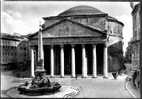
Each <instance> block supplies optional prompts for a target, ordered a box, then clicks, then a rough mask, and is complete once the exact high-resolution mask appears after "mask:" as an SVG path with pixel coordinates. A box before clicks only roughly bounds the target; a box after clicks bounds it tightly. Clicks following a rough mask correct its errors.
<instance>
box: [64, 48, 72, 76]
mask: <svg viewBox="0 0 142 99" xmlns="http://www.w3.org/2000/svg"><path fill="white" fill-rule="evenodd" d="M64 66H65V67H64V71H65V72H64V73H65V75H70V74H71V45H64Z"/></svg>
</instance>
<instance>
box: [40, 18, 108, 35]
mask: <svg viewBox="0 0 142 99" xmlns="http://www.w3.org/2000/svg"><path fill="white" fill-rule="evenodd" d="M63 21H70V22H73V23H75V24H78V25H81V26H83V27H86V28H89V29H92V30H95V31H98V32H100V33H103V34H106V33H105V32H103V31H100V30H98V29H94V28H92V27H89V26H87V25H84V24H81V23H78V22H75V21H72V20H69V19H63V20H61V21H59V22H56V23H55V24H53V25H51V26H49V27H47V28H45V29H43V30H42V31H44V30H46V29H49V28H51V27H53V26H54V25H56V24H59V23H61V22H63Z"/></svg>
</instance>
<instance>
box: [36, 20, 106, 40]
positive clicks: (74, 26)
mask: <svg viewBox="0 0 142 99" xmlns="http://www.w3.org/2000/svg"><path fill="white" fill-rule="evenodd" d="M104 35H105V33H103V32H101V31H99V30H96V29H94V28H91V27H89V26H85V25H83V24H80V23H77V22H74V21H70V20H61V21H60V22H57V23H55V24H53V25H51V26H49V27H47V28H46V29H44V30H43V35H42V36H43V38H50V37H89V36H90V37H92V36H93V37H101V36H104ZM34 38H37V35H35V36H34Z"/></svg>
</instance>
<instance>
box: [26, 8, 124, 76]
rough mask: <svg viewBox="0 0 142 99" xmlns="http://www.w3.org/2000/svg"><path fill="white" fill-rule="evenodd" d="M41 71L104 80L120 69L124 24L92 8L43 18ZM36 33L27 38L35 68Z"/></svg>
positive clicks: (76, 9) (36, 53) (72, 10)
mask: <svg viewBox="0 0 142 99" xmlns="http://www.w3.org/2000/svg"><path fill="white" fill-rule="evenodd" d="M43 19H44V20H45V22H44V24H43V25H42V26H43V28H42V30H41V32H42V40H43V49H44V51H43V53H44V68H45V70H46V73H47V75H49V76H51V77H68V76H69V77H76V76H81V77H97V76H103V77H107V76H108V73H109V72H116V71H118V70H120V69H121V67H122V56H123V51H122V46H123V41H122V40H123V37H122V29H123V26H124V24H123V23H122V22H120V21H118V20H117V19H116V18H114V17H111V16H109V15H108V14H107V13H105V12H102V11H100V10H98V9H96V8H94V7H91V6H76V7H73V8H70V9H68V10H66V11H64V12H62V13H60V14H59V15H57V16H50V17H43ZM38 33H39V31H38V32H36V33H34V34H31V35H29V41H30V48H31V67H32V70H34V69H35V68H36V65H37V57H38Z"/></svg>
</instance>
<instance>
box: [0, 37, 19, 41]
mask: <svg viewBox="0 0 142 99" xmlns="http://www.w3.org/2000/svg"><path fill="white" fill-rule="evenodd" d="M0 39H2V40H12V41H20V40H19V39H14V38H5V37H1V38H0Z"/></svg>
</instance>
